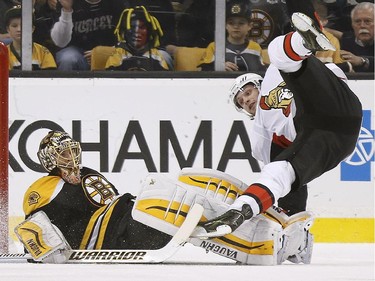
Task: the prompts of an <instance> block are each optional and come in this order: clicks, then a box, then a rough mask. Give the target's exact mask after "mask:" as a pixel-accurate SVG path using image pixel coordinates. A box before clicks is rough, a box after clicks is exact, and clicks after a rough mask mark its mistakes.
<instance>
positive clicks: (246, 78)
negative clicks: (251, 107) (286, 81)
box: [229, 73, 263, 119]
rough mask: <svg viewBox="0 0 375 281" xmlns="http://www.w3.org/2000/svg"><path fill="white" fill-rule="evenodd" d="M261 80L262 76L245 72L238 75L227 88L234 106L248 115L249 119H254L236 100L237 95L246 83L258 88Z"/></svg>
mask: <svg viewBox="0 0 375 281" xmlns="http://www.w3.org/2000/svg"><path fill="white" fill-rule="evenodd" d="M262 81H263V78H262V76H260V75H258V74H255V73H246V74H243V75H241V76H238V77H237V78H236V80H235V81H234V83H233V84H232V86H231V87H230V90H229V98H230V101H231V102H232V103H233V104H234V106H235V108H236V110H237V111H239V112H243V113H245V114H246V115H248V116H250V118H251V119H254V116H253V115H252V114H250V113H249V112H247V111H246V110H244V109H243V108H242V107H241V106H240V105H239V104H238V102H237V99H236V98H237V95H238V94H239V93H240V92H242V91H243V88H244V87H245V86H246V85H247V84H253V85H254V87H255V88H257V89H258V90H260V85H261V83H262Z"/></svg>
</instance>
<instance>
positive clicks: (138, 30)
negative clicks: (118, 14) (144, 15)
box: [130, 19, 148, 49]
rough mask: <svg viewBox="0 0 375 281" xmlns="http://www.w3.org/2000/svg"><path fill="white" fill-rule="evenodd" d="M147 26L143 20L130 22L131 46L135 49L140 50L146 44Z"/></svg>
mask: <svg viewBox="0 0 375 281" xmlns="http://www.w3.org/2000/svg"><path fill="white" fill-rule="evenodd" d="M147 35H148V31H147V26H146V24H145V23H144V21H143V20H139V19H136V20H132V22H131V39H130V40H131V44H132V46H133V47H134V48H136V49H141V48H143V47H144V46H145V45H146V44H147Z"/></svg>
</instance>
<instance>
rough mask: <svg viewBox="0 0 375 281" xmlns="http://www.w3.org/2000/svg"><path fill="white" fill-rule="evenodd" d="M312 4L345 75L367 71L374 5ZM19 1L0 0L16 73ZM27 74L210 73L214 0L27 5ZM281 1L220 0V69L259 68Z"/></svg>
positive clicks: (345, 0) (340, 0) (40, 1)
mask: <svg viewBox="0 0 375 281" xmlns="http://www.w3.org/2000/svg"><path fill="white" fill-rule="evenodd" d="M306 1H312V2H313V5H314V9H315V12H316V14H317V15H318V16H319V19H320V24H321V27H322V31H323V32H324V34H325V35H326V36H327V38H329V40H330V41H331V43H332V44H333V45H334V46H335V47H336V51H327V52H317V53H316V54H315V56H316V57H318V58H319V59H320V60H321V61H323V62H325V63H335V64H337V65H338V66H339V67H340V68H341V69H342V70H344V71H345V72H347V73H350V72H374V1H371V0H366V1H360V0H336V1H335V0H306ZM21 4H22V1H21V0H0V41H1V42H3V43H4V44H5V45H7V46H8V49H9V55H10V64H9V69H19V68H21V63H22V59H21V48H22V46H21V39H20V38H21V27H22V24H21V23H22V21H21V20H22V10H21V9H22V8H21ZM33 7H34V9H33V16H32V24H33V36H32V38H33V50H32V68H33V70H43V69H57V70H61V71H69V70H74V71H85V70H108V71H117V70H121V71H171V70H176V71H180V70H188V71H213V70H214V69H215V67H214V65H215V0H33ZM291 28H292V27H291V26H290V20H289V15H288V14H287V12H286V4H285V1H282V0H275V1H253V0H227V1H226V13H225V36H226V41H225V70H226V71H251V72H257V71H265V70H266V69H267V66H268V64H269V60H268V53H267V47H268V43H269V42H270V41H271V40H272V39H273V38H275V37H276V36H279V35H281V34H286V33H287V32H289V31H291Z"/></svg>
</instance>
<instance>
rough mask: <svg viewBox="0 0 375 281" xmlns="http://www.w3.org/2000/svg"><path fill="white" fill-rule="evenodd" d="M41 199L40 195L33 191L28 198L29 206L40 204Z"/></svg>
mask: <svg viewBox="0 0 375 281" xmlns="http://www.w3.org/2000/svg"><path fill="white" fill-rule="evenodd" d="M39 199H40V194H39V193H38V192H36V191H32V192H30V194H29V197H28V198H27V204H29V206H31V205H35V204H38V202H39Z"/></svg>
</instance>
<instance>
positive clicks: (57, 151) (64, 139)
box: [37, 131, 81, 172]
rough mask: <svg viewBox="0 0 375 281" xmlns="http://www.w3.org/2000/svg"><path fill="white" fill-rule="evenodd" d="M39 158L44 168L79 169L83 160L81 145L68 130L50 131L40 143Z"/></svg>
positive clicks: (48, 169) (49, 170)
mask: <svg viewBox="0 0 375 281" xmlns="http://www.w3.org/2000/svg"><path fill="white" fill-rule="evenodd" d="M37 155H38V158H39V161H40V163H41V164H42V166H43V167H44V169H46V170H47V171H48V172H51V171H52V170H53V169H54V168H56V167H58V168H68V169H77V168H78V167H79V164H80V161H81V145H80V144H79V142H78V141H75V140H73V139H72V138H71V137H70V136H69V135H68V134H67V133H66V132H60V131H50V132H49V133H48V134H47V136H45V137H44V138H43V139H42V141H41V142H40V145H39V151H38V153H37Z"/></svg>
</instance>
